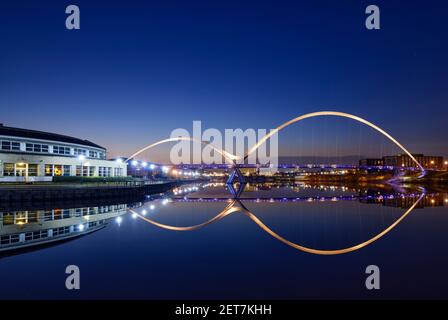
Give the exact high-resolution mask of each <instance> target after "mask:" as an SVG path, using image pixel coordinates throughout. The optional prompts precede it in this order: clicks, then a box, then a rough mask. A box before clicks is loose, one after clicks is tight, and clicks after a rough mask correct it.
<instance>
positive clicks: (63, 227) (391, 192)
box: [0, 183, 448, 256]
mask: <svg viewBox="0 0 448 320" xmlns="http://www.w3.org/2000/svg"><path fill="white" fill-rule="evenodd" d="M226 187H227V188H228V187H229V186H227V185H226V184H224V183H205V184H204V183H202V184H193V185H184V186H181V187H177V188H174V189H173V190H171V191H170V192H167V193H165V194H160V195H158V196H150V197H147V199H146V200H145V201H141V202H135V203H128V204H123V203H122V204H110V203H106V204H104V203H103V204H102V203H88V204H81V203H80V204H79V206H76V205H75V204H71V207H62V208H61V207H52V206H49V207H33V205H32V204H27V205H26V206H23V207H20V205H19V206H18V207H14V208H1V209H0V256H2V255H3V256H4V255H9V254H11V253H14V254H15V253H21V252H24V251H29V250H34V249H38V248H43V247H47V246H50V245H53V244H56V243H60V242H62V241H67V240H72V239H76V238H79V237H80V236H83V235H86V234H89V233H92V232H95V231H97V230H100V229H102V228H104V227H105V226H106V225H107V224H108V223H109V222H110V221H111V220H115V221H117V222H120V221H121V220H123V219H124V218H125V217H122V216H123V215H130V216H131V217H132V218H134V219H136V218H140V219H141V220H143V221H146V222H148V223H150V224H152V225H154V226H157V227H159V228H163V229H167V230H172V231H193V230H198V229H200V228H203V227H206V226H208V225H210V224H212V223H215V222H218V221H219V220H221V219H223V218H225V217H227V216H229V215H231V214H237V213H241V214H243V215H245V216H246V217H248V218H249V219H250V220H251V221H253V222H254V223H255V224H256V225H257V226H258V227H260V228H261V229H262V230H263V231H265V232H267V233H268V234H269V235H271V236H272V237H274V238H275V239H277V240H279V241H281V242H283V243H285V244H287V245H289V246H290V247H293V248H295V249H298V250H301V251H305V252H308V253H313V254H321V255H334V254H342V253H347V252H351V251H356V250H359V249H361V248H363V247H365V246H367V245H369V244H371V243H373V242H375V241H376V240H378V239H380V238H381V237H383V236H384V235H385V234H387V233H388V232H390V231H392V229H394V228H395V227H396V226H397V225H398V224H399V223H401V222H402V221H403V220H404V219H405V218H406V217H407V216H408V215H409V214H411V212H412V211H413V210H414V209H419V208H424V207H436V206H448V195H447V193H445V192H441V191H443V190H437V191H434V190H430V191H426V190H424V189H422V188H415V187H413V188H412V189H406V188H400V189H399V190H397V189H394V188H393V187H391V186H389V185H384V186H382V185H371V186H367V187H363V188H360V187H359V186H355V187H353V186H344V185H307V184H303V183H283V184H276V183H259V184H247V185H246V186H245V189H244V190H245V191H244V192H241V194H239V195H238V197H237V198H234V197H230V196H229V194H228V193H227V195H226V192H223V191H225V188H226ZM217 190H219V192H216V191H217ZM301 202H303V203H314V202H315V203H319V204H321V203H326V202H328V203H329V204H331V203H335V202H351V203H353V202H356V203H359V204H360V205H361V206H363V205H369V204H376V205H379V206H384V207H395V208H402V209H403V212H402V213H401V215H400V216H399V217H398V218H396V219H395V220H394V221H393V222H391V223H390V225H389V226H386V227H385V228H384V229H383V230H381V231H380V232H378V233H377V234H376V235H374V236H373V237H371V238H369V239H367V240H365V241H362V242H360V243H357V244H355V245H353V246H349V247H344V248H342V249H334V250H321V249H316V248H311V247H306V246H303V245H300V244H299V243H295V242H293V241H290V240H288V239H286V238H284V237H283V236H281V235H280V234H279V233H277V232H274V231H273V230H272V229H271V228H270V227H268V226H267V224H266V223H264V222H263V221H262V219H261V218H260V217H259V216H257V212H254V210H249V209H248V207H247V205H248V204H250V203H255V204H257V203H260V204H262V203H266V204H267V205H270V204H273V205H274V204H288V203H297V204H299V203H301ZM168 203H179V204H180V203H184V204H186V203H191V205H192V206H193V208H195V209H196V210H197V211H201V210H203V209H204V208H203V205H206V204H208V203H224V204H225V208H224V209H222V210H221V211H218V212H216V214H215V215H214V216H213V217H212V218H211V219H208V220H206V221H204V222H202V223H199V224H195V225H190V226H175V225H170V224H166V223H161V222H158V221H156V219H154V217H152V216H151V218H149V217H146V214H147V213H148V212H149V211H153V209H154V208H155V206H159V204H160V206H164V205H166V204H168ZM260 208H261V209H260V210H261V211H262V210H263V209H264V208H266V207H260ZM379 208H380V207H379ZM173 210H174V211H175V210H176V208H175V207H173ZM279 210H282V209H281V208H279ZM279 218H281V217H279ZM305 227H306V226H305ZM104 245H107V244H104Z"/></svg>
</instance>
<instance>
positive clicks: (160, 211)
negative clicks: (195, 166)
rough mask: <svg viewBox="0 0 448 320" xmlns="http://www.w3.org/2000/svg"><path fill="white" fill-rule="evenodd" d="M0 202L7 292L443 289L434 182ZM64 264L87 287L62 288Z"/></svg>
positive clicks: (420, 294)
mask: <svg viewBox="0 0 448 320" xmlns="http://www.w3.org/2000/svg"><path fill="white" fill-rule="evenodd" d="M1 210H2V213H1V220H0V236H1V244H0V250H1V251H0V283H1V289H0V299H90V298H98V299H314V298H319V299H334V298H335V299H347V298H359V299H377V298H387V299H389V298H448V288H447V287H448V279H447V277H446V276H445V271H446V270H448V257H447V255H446V252H447V248H446V245H447V244H448V232H447V231H448V194H447V193H446V192H444V190H439V189H436V190H431V191H428V190H427V189H425V188H416V187H413V188H402V187H400V188H398V187H391V186H378V185H375V186H369V185H366V186H363V187H362V188H360V187H356V188H352V187H350V186H343V185H316V186H310V185H305V184H290V185H288V184H282V185H280V184H257V185H248V186H246V188H245V190H244V192H243V193H242V194H241V195H240V196H239V197H238V199H236V200H235V199H234V198H233V197H232V196H231V194H230V193H229V190H228V188H227V186H226V185H224V184H222V183H207V184H197V185H188V186H182V187H179V188H176V189H174V190H173V191H170V192H168V193H166V194H160V195H156V196H151V197H147V198H146V199H144V200H143V201H138V202H134V203H107V204H104V203H98V204H95V203H94V204H89V205H85V204H79V206H77V204H72V205H71V207H68V208H67V207H64V206H58V207H54V206H53V207H51V206H50V207H48V206H46V207H38V206H36V207H33V205H32V204H31V205H29V204H28V205H27V206H24V207H23V208H20V207H18V208H10V209H8V208H3V209H1ZM394 224H396V225H395V226H394ZM390 226H393V228H389V227H390ZM388 228H389V229H390V230H388ZM369 241H370V242H369ZM357 245H359V247H356V246H357ZM345 251H348V252H345ZM68 265H76V266H78V267H79V270H80V287H81V289H80V290H67V289H66V286H65V280H66V277H67V276H68V275H67V274H66V273H65V270H66V267H67V266H68ZM369 265H376V266H378V268H379V270H380V289H379V290H367V289H366V286H365V280H366V278H367V276H368V275H367V274H366V267H367V266H369Z"/></svg>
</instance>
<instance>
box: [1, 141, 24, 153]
mask: <svg viewBox="0 0 448 320" xmlns="http://www.w3.org/2000/svg"><path fill="white" fill-rule="evenodd" d="M1 147H2V150H7V151H20V142H15V141H2V144H1Z"/></svg>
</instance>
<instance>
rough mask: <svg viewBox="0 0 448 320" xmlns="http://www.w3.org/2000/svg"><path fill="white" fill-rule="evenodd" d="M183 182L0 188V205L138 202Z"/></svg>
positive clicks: (2, 186)
mask: <svg viewBox="0 0 448 320" xmlns="http://www.w3.org/2000/svg"><path fill="white" fill-rule="evenodd" d="M180 184H182V182H177V181H168V182H162V183H153V184H114V185H108V184H104V185H101V184H93V185H90V184H56V183H54V184H42V185H0V202H1V203H10V202H45V201H61V200H64V201H65V200H69V201H71V200H89V199H107V198H114V199H136V198H139V197H143V196H145V195H149V194H156V193H162V192H166V191H168V190H170V189H172V188H174V187H176V186H178V185H180Z"/></svg>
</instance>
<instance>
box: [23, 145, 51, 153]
mask: <svg viewBox="0 0 448 320" xmlns="http://www.w3.org/2000/svg"><path fill="white" fill-rule="evenodd" d="M26 151H27V152H44V153H48V144H38V143H27V144H26Z"/></svg>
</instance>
